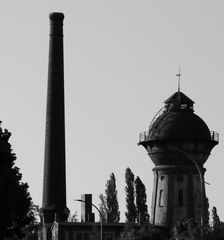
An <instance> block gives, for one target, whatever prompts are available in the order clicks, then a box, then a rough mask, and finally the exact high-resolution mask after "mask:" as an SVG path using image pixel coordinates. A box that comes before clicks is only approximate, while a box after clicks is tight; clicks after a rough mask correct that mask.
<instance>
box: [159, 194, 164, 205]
mask: <svg viewBox="0 0 224 240" xmlns="http://www.w3.org/2000/svg"><path fill="white" fill-rule="evenodd" d="M159 206H160V207H163V206H164V192H163V190H160V191H159Z"/></svg>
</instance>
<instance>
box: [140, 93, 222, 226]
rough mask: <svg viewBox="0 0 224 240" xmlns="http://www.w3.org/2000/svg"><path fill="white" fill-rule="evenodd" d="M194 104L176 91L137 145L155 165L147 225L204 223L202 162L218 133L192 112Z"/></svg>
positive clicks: (204, 200) (215, 142) (216, 139)
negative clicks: (188, 221) (141, 147)
mask: <svg viewBox="0 0 224 240" xmlns="http://www.w3.org/2000/svg"><path fill="white" fill-rule="evenodd" d="M193 107H194V102H193V101H192V100H191V99H190V98H188V97H187V96H186V95H185V94H184V93H182V92H180V91H179V90H178V91H177V92H176V93H174V94H173V95H172V96H170V97H169V98H168V99H167V100H166V101H165V106H164V107H163V108H162V109H161V110H160V111H159V112H158V114H156V116H155V117H154V118H153V120H152V122H151V124H150V126H149V131H147V132H143V133H141V134H140V139H139V143H138V144H139V145H142V146H143V147H144V148H145V149H146V150H147V152H148V155H149V156H150V158H151V160H152V161H153V163H154V164H155V167H154V168H153V173H154V182H153V193H152V204H151V223H152V224H154V225H157V226H163V227H171V226H174V225H175V224H176V223H177V222H178V221H185V220H188V219H194V221H195V222H200V221H201V224H203V222H204V221H205V211H206V203H205V202H206V195H205V185H204V184H205V183H204V173H205V168H204V167H203V165H204V163H205V162H206V160H207V159H208V157H209V155H210V152H211V150H212V148H213V147H214V146H215V145H216V144H218V133H216V132H210V130H209V128H208V126H207V125H206V123H205V122H204V121H203V120H202V119H201V118H200V117H199V116H197V115H196V114H195V113H194V108H193Z"/></svg>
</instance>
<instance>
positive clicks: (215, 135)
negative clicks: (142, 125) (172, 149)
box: [139, 131, 219, 143]
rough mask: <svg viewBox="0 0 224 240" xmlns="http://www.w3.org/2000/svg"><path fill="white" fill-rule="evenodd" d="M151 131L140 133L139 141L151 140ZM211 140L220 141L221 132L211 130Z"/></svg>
mask: <svg viewBox="0 0 224 240" xmlns="http://www.w3.org/2000/svg"><path fill="white" fill-rule="evenodd" d="M149 133H150V132H149V131H145V132H142V133H140V134H139V143H141V142H145V141H148V140H149ZM210 136H211V140H212V141H215V142H219V133H218V132H215V131H210Z"/></svg>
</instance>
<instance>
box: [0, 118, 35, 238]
mask: <svg viewBox="0 0 224 240" xmlns="http://www.w3.org/2000/svg"><path fill="white" fill-rule="evenodd" d="M0 123H1V122H0ZM10 136H11V133H9V132H8V131H7V130H4V131H3V130H2V128H1V127H0V196H1V197H0V209H1V211H0V239H3V238H4V237H7V236H8V237H17V238H21V237H23V235H24V234H25V233H24V229H25V227H26V226H28V225H29V224H30V223H31V222H32V221H33V217H34V216H33V215H32V214H29V213H30V210H31V208H32V202H31V197H30V194H29V192H28V184H27V183H23V182H22V181H21V180H22V174H21V173H20V172H19V168H18V167H16V166H15V160H16V155H15V154H14V153H12V149H11V145H10V144H9V142H8V140H9V138H10Z"/></svg>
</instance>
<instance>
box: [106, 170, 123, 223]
mask: <svg viewBox="0 0 224 240" xmlns="http://www.w3.org/2000/svg"><path fill="white" fill-rule="evenodd" d="M105 194H106V203H107V222H108V223H118V222H119V221H120V212H119V205H118V200H117V188H116V178H115V175H114V173H111V175H110V179H109V180H108V181H107V184H106V190H105Z"/></svg>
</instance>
